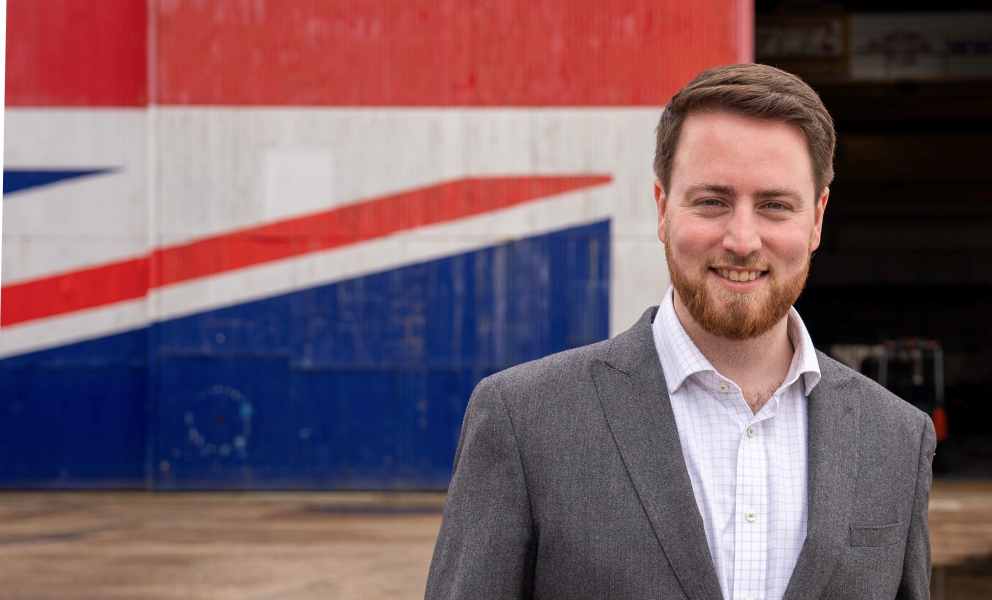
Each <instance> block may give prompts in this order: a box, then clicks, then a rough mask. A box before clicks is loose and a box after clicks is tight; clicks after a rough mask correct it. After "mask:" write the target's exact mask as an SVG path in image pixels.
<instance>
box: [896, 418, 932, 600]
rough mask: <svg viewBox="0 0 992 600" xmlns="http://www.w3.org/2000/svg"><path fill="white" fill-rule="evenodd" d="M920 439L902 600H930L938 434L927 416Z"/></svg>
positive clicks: (901, 585)
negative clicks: (931, 514) (932, 497)
mask: <svg viewBox="0 0 992 600" xmlns="http://www.w3.org/2000/svg"><path fill="white" fill-rule="evenodd" d="M924 420H925V423H924V424H923V435H922V439H921V440H920V464H919V469H918V470H917V474H916V496H915V499H914V500H913V514H912V520H911V521H910V523H909V539H908V540H907V542H906V554H905V559H904V562H903V567H902V582H901V583H900V584H899V592H898V593H897V594H896V598H897V599H899V600H917V599H921V600H929V598H930V519H929V517H928V511H929V506H930V483H931V481H932V479H933V453H934V450H935V449H936V447H937V435H936V434H935V433H934V428H933V422H932V421H931V420H930V418H929V417H924Z"/></svg>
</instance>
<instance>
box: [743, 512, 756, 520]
mask: <svg viewBox="0 0 992 600" xmlns="http://www.w3.org/2000/svg"><path fill="white" fill-rule="evenodd" d="M744 518H745V519H747V520H748V521H749V522H751V523H754V520H755V519H757V518H758V513H756V512H754V511H753V510H749V511H747V512H746V513H744Z"/></svg>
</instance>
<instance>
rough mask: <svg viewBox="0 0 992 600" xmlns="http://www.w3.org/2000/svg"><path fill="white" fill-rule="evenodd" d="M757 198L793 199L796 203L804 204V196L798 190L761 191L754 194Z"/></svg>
mask: <svg viewBox="0 0 992 600" xmlns="http://www.w3.org/2000/svg"><path fill="white" fill-rule="evenodd" d="M754 197H755V198H759V199H768V198H791V199H792V200H795V201H796V202H802V200H803V195H802V194H800V193H799V192H797V191H796V190H789V189H771V190H759V191H757V192H755V193H754Z"/></svg>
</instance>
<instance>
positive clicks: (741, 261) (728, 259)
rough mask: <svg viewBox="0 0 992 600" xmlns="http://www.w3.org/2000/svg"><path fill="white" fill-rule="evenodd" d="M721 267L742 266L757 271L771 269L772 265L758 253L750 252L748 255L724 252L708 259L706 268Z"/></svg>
mask: <svg viewBox="0 0 992 600" xmlns="http://www.w3.org/2000/svg"><path fill="white" fill-rule="evenodd" d="M717 265H719V266H721V267H740V268H742V269H753V270H755V271H770V270H771V265H769V264H767V263H766V262H765V261H764V260H762V258H761V257H760V256H758V255H756V254H748V255H747V256H738V255H736V254H724V255H721V256H720V257H718V258H715V259H712V260H708V261H706V268H707V269H709V268H710V267H714V266H717Z"/></svg>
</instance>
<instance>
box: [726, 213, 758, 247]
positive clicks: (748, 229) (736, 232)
mask: <svg viewBox="0 0 992 600" xmlns="http://www.w3.org/2000/svg"><path fill="white" fill-rule="evenodd" d="M723 247H724V248H726V249H727V250H730V251H731V252H733V253H734V254H736V255H738V256H747V255H748V254H751V253H752V252H757V251H758V250H761V235H760V234H759V232H758V222H757V219H756V218H755V215H754V213H753V212H752V211H750V210H740V209H737V210H734V212H733V214H732V215H731V217H730V222H729V223H728V224H727V232H726V234H725V235H724V236H723Z"/></svg>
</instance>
